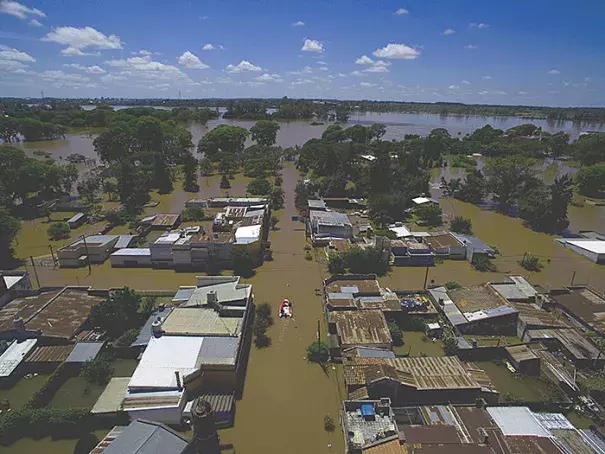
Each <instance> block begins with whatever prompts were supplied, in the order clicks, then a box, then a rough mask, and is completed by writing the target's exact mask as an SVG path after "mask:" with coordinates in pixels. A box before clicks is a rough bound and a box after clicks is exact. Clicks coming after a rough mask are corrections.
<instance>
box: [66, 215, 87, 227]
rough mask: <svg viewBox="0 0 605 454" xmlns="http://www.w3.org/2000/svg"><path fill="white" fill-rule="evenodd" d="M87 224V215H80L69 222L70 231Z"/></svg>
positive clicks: (74, 216)
mask: <svg viewBox="0 0 605 454" xmlns="http://www.w3.org/2000/svg"><path fill="white" fill-rule="evenodd" d="M85 222H86V213H78V214H75V215H73V216H72V217H71V218H69V219H68V220H67V224H69V228H70V229H72V230H73V229H77V228H78V227H80V226H81V225H83V224H84V223H85Z"/></svg>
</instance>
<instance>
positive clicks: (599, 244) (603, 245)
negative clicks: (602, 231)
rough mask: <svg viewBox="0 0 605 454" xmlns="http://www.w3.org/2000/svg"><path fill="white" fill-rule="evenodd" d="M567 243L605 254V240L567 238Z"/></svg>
mask: <svg viewBox="0 0 605 454" xmlns="http://www.w3.org/2000/svg"><path fill="white" fill-rule="evenodd" d="M566 242H567V243H569V244H571V245H573V246H576V247H579V248H582V249H586V250H587V251H590V252H594V253H596V254H605V241H600V240H580V239H578V240H566Z"/></svg>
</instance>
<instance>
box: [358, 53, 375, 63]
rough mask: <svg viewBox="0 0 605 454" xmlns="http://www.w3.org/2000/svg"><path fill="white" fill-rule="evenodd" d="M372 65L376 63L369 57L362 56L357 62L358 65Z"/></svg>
mask: <svg viewBox="0 0 605 454" xmlns="http://www.w3.org/2000/svg"><path fill="white" fill-rule="evenodd" d="M372 63H374V60H372V59H371V58H370V57H368V56H367V55H362V56H361V57H359V58H358V59H357V60H355V64H357V65H371V64H372Z"/></svg>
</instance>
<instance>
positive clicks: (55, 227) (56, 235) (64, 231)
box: [47, 222, 70, 241]
mask: <svg viewBox="0 0 605 454" xmlns="http://www.w3.org/2000/svg"><path fill="white" fill-rule="evenodd" d="M69 232H70V228H69V224H67V222H55V223H53V224H51V225H50V227H48V229H47V233H48V237H49V238H50V239H51V240H55V241H56V240H63V239H65V238H69Z"/></svg>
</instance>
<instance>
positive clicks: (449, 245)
mask: <svg viewBox="0 0 605 454" xmlns="http://www.w3.org/2000/svg"><path fill="white" fill-rule="evenodd" d="M422 239H423V241H424V242H425V243H426V244H427V245H428V246H429V247H430V248H431V250H432V251H433V252H434V253H435V254H436V255H438V256H440V257H442V258H449V259H453V260H464V259H465V258H466V245H465V244H464V243H463V242H462V241H460V240H459V239H458V238H456V237H455V236H454V235H452V234H451V233H450V232H445V231H437V232H429V235H426V236H423V237H422Z"/></svg>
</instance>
